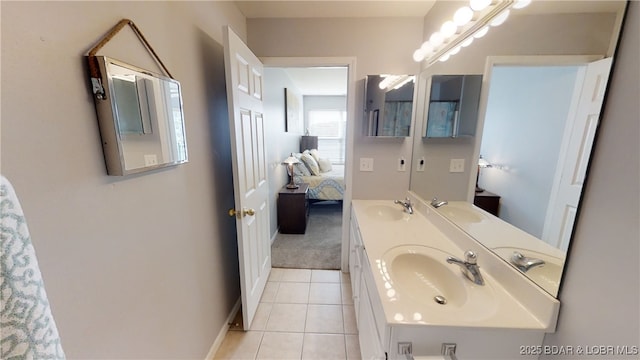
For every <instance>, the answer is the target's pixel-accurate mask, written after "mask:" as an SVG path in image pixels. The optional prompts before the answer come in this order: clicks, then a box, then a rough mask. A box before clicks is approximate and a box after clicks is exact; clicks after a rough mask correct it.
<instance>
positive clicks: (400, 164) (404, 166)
mask: <svg viewBox="0 0 640 360" xmlns="http://www.w3.org/2000/svg"><path fill="white" fill-rule="evenodd" d="M406 170H407V161H406V160H405V159H404V158H403V157H401V158H400V159H398V171H406Z"/></svg>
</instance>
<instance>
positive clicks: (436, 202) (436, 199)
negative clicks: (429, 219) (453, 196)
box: [431, 197, 448, 209]
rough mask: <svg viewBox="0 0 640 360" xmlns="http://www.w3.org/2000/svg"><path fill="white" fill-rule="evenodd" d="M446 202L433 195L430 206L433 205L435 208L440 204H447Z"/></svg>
mask: <svg viewBox="0 0 640 360" xmlns="http://www.w3.org/2000/svg"><path fill="white" fill-rule="evenodd" d="M447 204H448V202H447V201H444V200H438V198H437V197H434V198H433V200H431V206H433V207H434V208H436V209H437V208H439V207H440V206H443V205H447Z"/></svg>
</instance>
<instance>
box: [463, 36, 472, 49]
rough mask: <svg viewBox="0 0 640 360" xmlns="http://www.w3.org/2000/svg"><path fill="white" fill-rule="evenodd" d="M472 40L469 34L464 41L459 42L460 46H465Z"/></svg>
mask: <svg viewBox="0 0 640 360" xmlns="http://www.w3.org/2000/svg"><path fill="white" fill-rule="evenodd" d="M472 42H473V36H469V37H468V38H467V39H466V40H465V41H463V42H462V43H461V44H460V46H462V47H467V46H469V45H471V43H472Z"/></svg>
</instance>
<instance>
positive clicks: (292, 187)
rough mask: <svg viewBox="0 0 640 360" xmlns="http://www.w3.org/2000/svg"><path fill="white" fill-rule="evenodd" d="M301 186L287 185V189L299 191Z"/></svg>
mask: <svg viewBox="0 0 640 360" xmlns="http://www.w3.org/2000/svg"><path fill="white" fill-rule="evenodd" d="M299 187H300V185H296V184H287V189H297V188H299Z"/></svg>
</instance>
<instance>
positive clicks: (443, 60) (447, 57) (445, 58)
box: [438, 54, 450, 62]
mask: <svg viewBox="0 0 640 360" xmlns="http://www.w3.org/2000/svg"><path fill="white" fill-rule="evenodd" d="M449 57H450V55H449V54H444V55H442V56H441V57H440V59H438V60H440V61H442V62H445V61H447V60H449Z"/></svg>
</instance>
